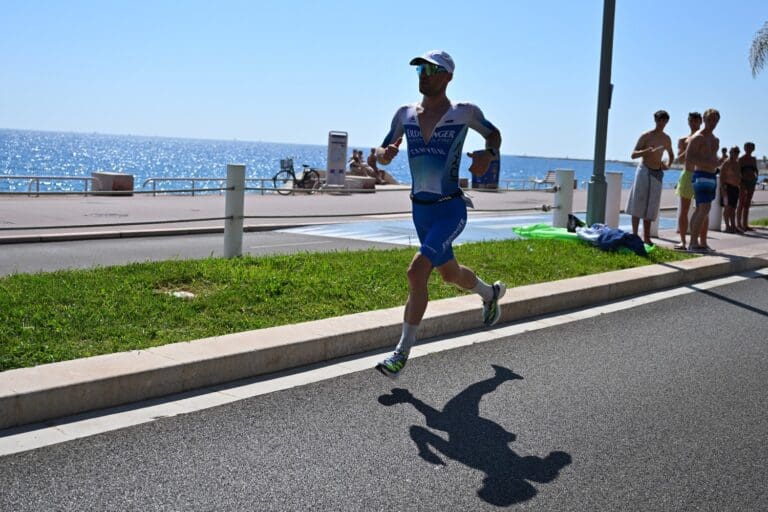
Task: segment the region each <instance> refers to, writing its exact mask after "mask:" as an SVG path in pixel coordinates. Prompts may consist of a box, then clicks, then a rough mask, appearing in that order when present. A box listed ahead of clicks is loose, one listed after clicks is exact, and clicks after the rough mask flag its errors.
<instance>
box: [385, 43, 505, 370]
mask: <svg viewBox="0 0 768 512" xmlns="http://www.w3.org/2000/svg"><path fill="white" fill-rule="evenodd" d="M411 65H412V66H416V73H417V74H418V77H419V92H421V94H422V95H423V97H422V100H421V102H419V103H414V104H410V105H404V106H402V107H400V109H398V111H397V112H396V113H395V116H394V118H393V119H392V125H391V128H390V130H389V133H388V134H387V136H386V137H385V138H384V142H383V143H382V144H381V147H379V148H378V149H377V150H376V156H377V158H378V161H379V164H381V165H387V164H389V163H390V162H391V161H392V159H393V158H394V157H395V156H396V155H397V153H398V152H399V147H400V144H401V142H402V140H403V137H405V139H406V140H407V141H408V164H409V167H410V169H411V183H412V185H411V202H412V203H413V223H414V225H415V227H416V233H417V234H418V236H419V242H420V243H421V247H420V248H419V252H417V253H416V255H415V256H414V257H413V259H412V260H411V264H410V266H409V267H408V271H407V273H406V277H407V279H408V301H407V302H406V304H405V311H404V314H403V330H402V335H401V337H400V342H399V343H398V344H397V347H396V348H395V351H394V353H393V354H392V355H391V356H389V357H387V358H386V359H384V360H383V361H381V362H380V363H379V364H377V365H376V369H377V370H378V371H380V372H381V373H383V374H384V375H386V376H387V377H391V378H395V377H397V376H398V375H399V374H400V372H401V371H402V369H403V367H405V363H406V361H407V360H408V354H409V352H410V350H411V347H412V346H413V344H414V343H415V342H416V330H417V329H418V327H419V324H420V323H421V320H422V318H423V317H424V313H425V311H426V309H427V303H428V301H429V290H428V282H429V276H430V274H431V273H432V271H433V270H435V269H436V270H437V271H438V272H439V273H440V276H441V277H442V278H443V280H444V281H445V282H448V283H453V284H454V285H456V286H458V287H459V288H463V289H464V290H467V291H470V292H474V293H477V294H478V295H480V297H481V298H482V301H483V315H482V316H483V323H484V324H485V325H487V326H491V325H494V324H495V323H496V322H497V321H498V320H499V317H500V315H501V310H500V309H499V299H500V298H502V297H503V296H504V293H505V291H506V289H507V288H506V285H505V284H504V283H502V282H501V281H496V282H494V283H493V284H490V283H486V282H485V281H483V280H482V279H480V278H478V276H477V275H476V274H475V273H474V272H473V271H472V270H470V269H469V268H467V267H465V266H463V265H460V264H459V263H458V262H457V261H456V257H455V256H454V254H453V248H452V245H451V244H452V243H453V240H454V239H455V238H456V237H457V236H459V234H460V233H461V231H462V230H463V229H464V226H465V225H466V221H467V203H466V202H465V197H464V194H463V192H462V191H461V189H460V188H459V164H460V162H461V153H462V147H463V145H464V138H465V137H466V135H467V131H468V130H469V129H470V128H471V129H472V130H474V131H476V132H477V133H478V134H479V135H480V136H481V137H482V138H484V139H485V149H481V150H477V151H473V152H471V153H468V154H467V156H468V157H469V158H470V159H472V164H471V165H470V167H469V172H471V173H472V174H474V175H475V176H482V175H483V174H485V172H486V171H487V170H488V167H489V165H490V164H491V162H493V161H494V160H496V159H498V158H499V147H500V146H501V133H500V132H499V130H498V128H496V127H495V126H494V125H493V124H491V123H490V122H489V121H488V120H487V119H486V118H485V116H484V115H483V113H482V111H481V110H480V109H479V108H478V107H477V106H475V105H473V104H471V103H454V102H452V101H450V100H449V99H448V97H447V96H446V92H445V91H446V88H447V87H448V83H449V82H450V81H451V80H452V79H453V72H454V68H455V65H454V62H453V58H451V56H450V55H448V54H447V53H445V52H444V51H441V50H432V51H430V52H427V53H425V54H424V55H422V56H420V57H415V58H414V59H412V60H411Z"/></svg>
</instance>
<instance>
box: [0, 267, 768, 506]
mask: <svg viewBox="0 0 768 512" xmlns="http://www.w3.org/2000/svg"><path fill="white" fill-rule="evenodd" d="M766 322H768V279H766V278H754V279H750V280H748V281H744V282H741V283H736V284H732V285H728V286H722V287H719V288H715V289H711V290H707V291H699V292H695V293H691V294H687V295H682V296H677V297H675V298H673V299H666V300H662V301H659V302H654V303H650V304H646V305H643V306H639V307H635V308H632V309H626V310H621V311H618V312H614V313H610V314H605V315H601V316H597V317H594V318H592V319H588V320H583V321H579V322H573V323H568V324H563V325H559V326H555V327H551V328H547V329H542V330H538V331H530V332H526V333H523V334H520V335H515V336H511V337H508V338H505V339H501V340H498V341H492V342H488V343H484V344H479V345H472V346H468V347H465V348H460V349H455V350H450V351H446V352H441V353H437V354H432V355H429V356H425V357H421V358H418V359H414V360H413V361H411V362H410V363H409V365H408V367H407V368H406V372H407V373H406V374H404V375H403V376H402V378H401V379H400V380H399V381H398V382H397V383H396V384H392V383H391V382H390V381H388V380H386V379H384V378H383V377H381V376H380V375H378V374H377V373H375V372H374V371H373V370H370V371H365V372H359V373H353V374H349V375H345V376H343V377H338V378H334V379H331V380H326V381H322V382H319V383H315V384H311V385H306V386H302V387H298V388H293V389H289V390H285V391H280V392H275V393H272V394H268V395H263V396H259V397H254V398H251V399H247V400H242V401H240V402H236V403H233V404H229V405H226V406H221V407H217V408H213V409H208V410H204V411H200V412H198V413H194V414H188V415H183V416H175V417H170V418H162V419H158V420H157V421H154V422H152V423H147V424H143V425H139V426H136V427H131V428H126V429H123V430H118V431H114V432H109V433H105V434H100V435H96V436H94V437H90V438H85V439H81V440H77V441H72V442H69V443H64V444H59V445H54V446H50V447H47V448H42V449H39V450H35V451H31V452H25V453H20V454H15V455H9V456H5V457H3V458H0V510H9V511H10V510H13V511H25V510H141V511H152V510H185V511H188V510H249V511H250V510H259V511H262V510H297V511H298V510H307V509H313V510H354V511H363V510H365V511H368V510H398V511H406V510H419V511H431V510H435V511H446V510H498V509H499V507H511V506H513V505H514V507H513V508H514V509H519V510H546V511H559V510H562V511H595V510H610V511H616V510H622V511H624V510H643V511H649V510H707V511H709V510H711V511H723V510H766V509H768V477H767V476H766V472H765V467H766V466H767V465H768V450H766V448H765V446H766V441H768V417H767V415H766V410H767V408H768V407H767V406H768V380H767V379H766V378H765V375H766V374H768V343H766V336H765V326H766Z"/></svg>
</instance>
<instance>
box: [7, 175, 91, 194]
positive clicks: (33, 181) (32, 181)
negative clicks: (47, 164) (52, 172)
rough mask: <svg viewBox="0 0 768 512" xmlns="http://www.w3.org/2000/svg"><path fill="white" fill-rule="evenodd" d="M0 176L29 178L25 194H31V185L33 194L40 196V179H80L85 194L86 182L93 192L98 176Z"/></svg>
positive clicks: (22, 179)
mask: <svg viewBox="0 0 768 512" xmlns="http://www.w3.org/2000/svg"><path fill="white" fill-rule="evenodd" d="M0 178H2V179H4V180H18V181H26V180H29V185H28V186H27V195H32V194H33V192H32V186H33V185H34V187H35V192H34V194H35V195H37V196H40V182H41V181H67V180H68V181H82V182H83V183H84V188H85V191H84V193H85V195H88V184H89V183H91V192H93V182H94V181H99V179H98V178H93V177H91V176H0Z"/></svg>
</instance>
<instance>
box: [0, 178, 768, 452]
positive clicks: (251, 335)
mask: <svg viewBox="0 0 768 512" xmlns="http://www.w3.org/2000/svg"><path fill="white" fill-rule="evenodd" d="M472 195H473V199H474V201H475V205H476V207H477V211H478V212H479V213H482V212H489V211H492V212H497V214H498V213H501V212H508V213H510V214H515V213H518V214H520V213H524V211H525V210H526V209H528V211H532V210H530V209H534V208H540V207H541V205H544V204H551V202H552V200H553V196H552V194H551V193H547V192H530V191H529V192H509V193H490V192H474V193H472ZM755 199H756V201H757V202H758V203H759V202H763V203H765V202H768V201H766V200H768V192H763V191H760V192H759V193H758V194H756V198H755ZM675 205H676V198H675V196H674V194H673V192H672V191H664V196H663V199H662V207H663V208H665V209H674V208H675ZM409 207H410V204H409V200H408V194H407V191H404V190H402V189H401V190H396V191H386V192H385V191H377V192H376V193H375V194H355V195H351V196H331V195H321V196H311V197H300V196H297V197H278V196H260V195H248V196H246V216H247V217H251V218H249V219H247V221H246V226H247V227H248V229H254V230H258V229H271V228H273V227H274V226H285V225H298V224H307V223H318V222H329V221H343V220H350V219H359V218H360V217H361V216H364V217H379V218H380V217H381V216H390V215H407V214H408V212H409ZM585 207H586V193H585V191H576V194H575V196H574V211H577V212H578V211H583V210H584V209H585ZM223 211H224V197H223V196H221V197H220V196H210V197H208V196H203V197H146V196H138V197H120V198H117V197H85V198H83V197H40V198H34V197H29V198H27V197H24V198H16V197H13V198H11V197H7V196H6V197H0V227H4V228H8V227H23V228H25V229H19V230H5V231H0V233H1V234H0V236H2V237H5V242H6V243H9V242H12V241H17V242H23V241H26V242H31V241H34V240H54V239H57V238H62V239H68V238H70V239H71V238H78V237H85V238H89V237H90V238H93V237H100V236H104V237H119V236H138V235H140V233H143V234H156V235H157V234H161V233H168V232H169V231H168V230H173V231H176V232H179V233H181V232H186V233H194V232H199V231H201V230H212V231H215V230H221V226H222V224H223V221H222V220H220V217H223ZM667 215H674V212H673V211H668V212H667ZM201 218H208V219H212V218H219V220H206V221H204V222H202V223H197V222H190V219H201ZM167 220H182V221H183V222H181V223H180V224H175V225H173V227H171V228H168V227H164V225H162V224H158V225H150V224H141V225H131V226H99V227H87V228H86V227H84V225H86V224H88V225H92V224H107V223H123V224H124V223H140V222H159V221H167ZM201 224H202V225H201ZM38 227H39V228H43V229H32V228H38ZM675 239H676V236H675V233H674V230H666V231H662V232H660V237H659V239H658V240H659V243H660V244H669V245H672V244H673V243H674V242H675ZM767 240H768V232H766V231H765V230H759V231H757V232H755V233H753V234H751V235H749V236H738V235H729V234H725V233H718V232H713V233H712V235H711V243H710V244H711V245H712V246H713V247H714V248H715V249H717V250H718V253H717V254H715V255H711V256H702V257H696V258H692V259H690V260H686V261H683V262H679V263H676V264H667V265H652V266H646V267H639V268H634V269H628V270H623V271H617V272H610V273H606V274H600V275H595V276H585V277H580V278H575V279H569V280H565V281H558V282H553V283H542V284H537V285H532V286H524V287H519V288H515V289H511V290H509V292H508V293H507V295H506V296H505V297H504V299H503V300H502V301H501V302H500V307H501V311H502V316H501V323H502V324H509V323H512V322H519V321H521V320H525V319H530V318H535V317H538V316H540V315H547V314H551V313H555V312H561V311H573V310H576V309H578V308H581V307H586V306H591V305H595V304H602V303H606V302H610V301H614V300H618V299H621V298H625V297H630V296H636V295H639V294H644V293H648V292H651V291H655V290H659V289H666V288H670V287H674V286H680V285H686V284H689V283H695V282H698V281H702V280H705V279H712V278H716V277H720V276H726V275H732V274H735V273H740V272H748V271H753V270H755V269H759V268H762V267H765V266H768V243H766V242H767ZM83 243H88V242H83ZM0 250H2V249H0ZM478 307H479V306H478V302H477V298H476V297H474V296H463V297H458V298H455V299H447V300H443V301H436V302H433V303H430V307H429V309H428V312H427V315H426V316H425V318H424V322H423V324H422V328H421V330H420V337H421V338H433V337H437V336H450V335H454V334H458V333H463V332H467V331H470V330H473V329H477V327H478V322H477V310H478ZM401 321H402V307H398V308H391V309H386V310H378V311H372V312H368V313H360V314H356V315H349V316H347V317H341V318H335V319H329V320H321V321H317V322H306V323H303V324H299V325H293V326H283V327H276V328H270V329H262V330H258V331H250V332H245V333H238V334H232V335H227V336H219V337H214V338H209V339H205V340H197V341H191V342H185V343H177V344H173V345H167V346H163V347H157V348H153V349H149V350H144V351H136V352H129V353H121V354H112V355H106V356H98V357H93V358H88V359H83V360H76V361H67V362H63V363H55V364H51V365H44V366H39V367H35V368H26V369H19V370H10V371H6V372H2V373H0V428H6V427H12V426H15V425H24V424H29V423H34V422H39V421H46V420H51V419H55V418H60V417H63V416H67V415H71V414H76V413H80V412H84V411H89V410H95V409H100V408H105V407H112V406H116V405H120V404H127V403H131V402H135V401H139V400H144V399H147V398H152V397H161V396H165V395H169V394H173V393H179V392H183V391H187V390H192V389H197V388H200V387H204V386H211V385H216V384H220V383H225V382H231V381H233V380H236V379H242V378H247V377H253V376H256V375H264V374H269V373H273V372H276V371H281V370H286V369H290V368H297V367H302V366H304V365H309V364H314V363H323V362H326V361H330V360H334V359H337V358H342V357H348V356H351V355H354V354H360V353H365V352H369V351H379V350H384V349H388V348H391V345H392V343H393V340H395V339H397V337H398V336H399V332H400V324H401ZM0 437H2V434H0Z"/></svg>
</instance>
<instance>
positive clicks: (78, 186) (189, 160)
mask: <svg viewBox="0 0 768 512" xmlns="http://www.w3.org/2000/svg"><path fill="white" fill-rule="evenodd" d="M352 149H361V150H363V152H364V154H365V155H366V156H367V155H368V152H369V151H370V148H368V147H360V148H353V147H349V148H348V153H349V156H351V153H352ZM326 154H327V147H326V146H324V145H311V144H286V143H276V142H251V141H240V140H201V139H185V138H169V137H147V136H135V135H107V134H100V133H63V132H47V131H29V130H10V129H0V192H6V193H7V192H20V193H25V192H27V191H28V190H29V186H30V179H29V178H28V177H45V179H41V180H39V181H40V191H49V192H55V191H61V192H72V191H74V192H81V191H83V190H84V188H85V186H86V185H85V181H84V180H64V179H56V177H59V178H61V177H67V178H76V177H90V176H91V173H92V172H97V171H100V172H119V173H126V174H131V175H133V176H134V188H135V189H136V190H142V189H147V190H151V189H152V186H153V185H152V182H151V181H150V182H148V180H150V179H151V178H154V179H158V180H157V181H156V183H155V185H154V186H155V187H156V189H157V190H179V189H186V188H189V187H190V184H189V183H188V182H181V181H173V179H174V178H212V179H222V178H225V177H226V167H227V164H228V163H237V164H245V166H246V178H262V179H269V178H271V177H272V176H274V174H275V173H276V172H277V171H278V170H279V169H280V160H281V159H284V158H293V161H294V165H295V167H296V168H297V169H301V166H302V164H305V165H308V166H310V167H314V168H320V169H325V168H326V161H327V156H326ZM470 163H471V162H470V159H469V158H468V157H466V156H464V157H463V158H462V162H461V170H460V176H461V177H466V178H468V179H469V180H470V181H471V175H470V173H469V165H470ZM635 165H636V164H633V163H631V162H615V161H608V162H606V166H605V170H606V172H620V173H622V174H623V178H622V182H623V186H624V187H625V188H626V187H629V186H631V182H632V179H633V177H634V172H635ZM386 169H387V171H389V172H390V174H392V175H393V176H394V177H395V179H397V180H398V181H399V182H400V183H404V184H408V183H410V181H411V177H410V172H409V170H408V161H407V159H406V158H403V157H402V155H401V158H396V159H395V160H394V161H393V162H392V163H390V165H389V166H387V168H386ZM553 169H572V170H573V171H574V173H575V174H574V175H575V179H576V182H577V186H578V188H586V186H587V183H588V182H589V181H590V178H591V176H592V173H593V162H592V160H579V159H569V158H553V157H540V156H525V155H504V154H503V155H502V156H501V160H500V172H499V180H500V186H501V187H502V188H505V187H507V188H511V189H525V188H528V189H530V188H531V187H532V180H533V179H540V178H543V177H544V176H545V175H546V173H547V171H549V170H553ZM10 176H21V177H22V178H9V177H10ZM678 176H679V171H675V170H669V171H667V172H666V173H665V176H664V186H665V187H673V186H674V184H675V183H677V178H678ZM219 186H221V185H220V182H218V181H211V182H210V183H207V182H205V181H203V182H199V183H197V184H196V185H195V187H196V188H198V189H199V188H206V187H210V188H213V187H219Z"/></svg>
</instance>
